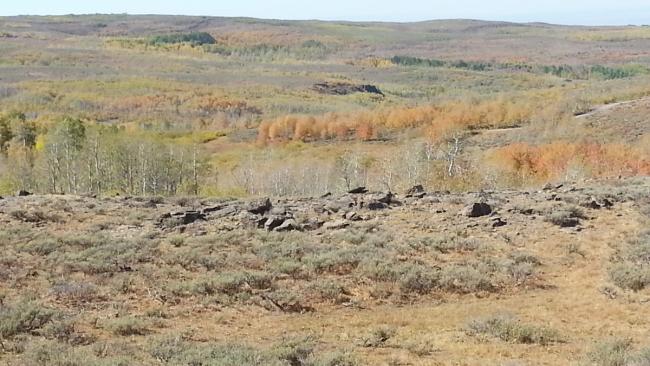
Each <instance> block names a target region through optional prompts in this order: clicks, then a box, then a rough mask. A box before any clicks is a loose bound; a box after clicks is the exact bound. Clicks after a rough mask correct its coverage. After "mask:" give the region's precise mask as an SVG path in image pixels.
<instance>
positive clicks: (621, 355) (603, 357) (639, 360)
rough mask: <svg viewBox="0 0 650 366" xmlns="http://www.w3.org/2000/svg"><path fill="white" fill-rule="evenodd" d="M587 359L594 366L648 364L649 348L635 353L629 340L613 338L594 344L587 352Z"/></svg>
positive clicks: (640, 365)
mask: <svg viewBox="0 0 650 366" xmlns="http://www.w3.org/2000/svg"><path fill="white" fill-rule="evenodd" d="M587 360H588V361H589V362H590V364H591V365H594V366H644V365H650V348H648V349H644V350H642V351H640V352H638V353H635V352H634V350H633V349H632V341H631V340H629V339H620V338H613V339H609V340H606V341H603V342H600V343H598V344H596V345H595V346H594V347H593V348H592V350H591V351H590V352H589V353H587Z"/></svg>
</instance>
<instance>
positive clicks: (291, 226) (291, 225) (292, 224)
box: [273, 219, 300, 232]
mask: <svg viewBox="0 0 650 366" xmlns="http://www.w3.org/2000/svg"><path fill="white" fill-rule="evenodd" d="M298 229H300V226H298V224H297V223H296V220H294V219H286V220H284V222H283V223H282V225H280V226H278V227H276V228H275V229H273V231H277V232H285V231H293V230H298Z"/></svg>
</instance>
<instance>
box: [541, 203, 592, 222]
mask: <svg viewBox="0 0 650 366" xmlns="http://www.w3.org/2000/svg"><path fill="white" fill-rule="evenodd" d="M586 218H587V217H586V216H585V214H584V212H583V211H582V210H581V209H580V208H579V207H574V206H573V207H568V208H563V209H560V210H556V211H553V212H551V213H550V214H549V215H547V216H546V221H548V222H550V223H552V224H555V225H557V226H560V227H576V226H578V225H580V220H581V219H586Z"/></svg>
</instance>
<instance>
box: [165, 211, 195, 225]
mask: <svg viewBox="0 0 650 366" xmlns="http://www.w3.org/2000/svg"><path fill="white" fill-rule="evenodd" d="M198 220H205V215H204V214H203V213H201V212H199V211H185V212H172V213H167V214H164V215H162V216H161V217H160V218H159V219H158V223H159V224H160V225H162V226H166V227H169V228H172V227H176V226H181V225H188V224H191V223H193V222H195V221H198Z"/></svg>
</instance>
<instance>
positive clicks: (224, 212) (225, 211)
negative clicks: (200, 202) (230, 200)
mask: <svg viewBox="0 0 650 366" xmlns="http://www.w3.org/2000/svg"><path fill="white" fill-rule="evenodd" d="M236 213H237V208H235V207H232V206H229V207H223V208H221V209H219V210H216V211H212V210H210V211H208V210H207V209H204V210H203V214H209V215H210V218H214V219H220V218H222V217H226V216H231V215H234V214H236Z"/></svg>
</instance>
